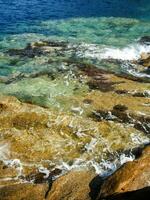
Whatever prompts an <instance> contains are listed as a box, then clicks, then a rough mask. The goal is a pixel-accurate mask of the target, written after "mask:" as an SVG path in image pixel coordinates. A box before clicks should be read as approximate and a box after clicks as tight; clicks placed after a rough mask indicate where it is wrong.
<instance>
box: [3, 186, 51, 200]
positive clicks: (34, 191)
mask: <svg viewBox="0 0 150 200" xmlns="http://www.w3.org/2000/svg"><path fill="white" fill-rule="evenodd" d="M47 191H48V185H47V184H31V183H24V184H13V185H9V186H4V187H0V200H22V199H24V200H30V199H32V200H44V199H45V195H46V193H47Z"/></svg>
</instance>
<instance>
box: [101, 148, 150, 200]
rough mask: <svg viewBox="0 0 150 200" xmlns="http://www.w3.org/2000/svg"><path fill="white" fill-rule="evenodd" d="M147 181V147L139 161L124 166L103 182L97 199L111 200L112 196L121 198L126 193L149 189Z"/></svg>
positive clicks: (149, 155) (149, 163) (149, 161)
mask: <svg viewBox="0 0 150 200" xmlns="http://www.w3.org/2000/svg"><path fill="white" fill-rule="evenodd" d="M149 180H150V147H149V146H148V147H146V148H145V150H144V151H143V152H142V156H141V157H140V158H139V159H137V160H135V161H133V162H128V163H126V164H124V165H123V166H122V167H121V168H120V169H118V170H117V171H116V172H115V173H114V174H112V175H111V176H110V177H108V179H107V180H105V181H104V183H103V185H102V187H101V190H100V195H99V197H98V199H111V198H112V196H115V195H117V194H118V196H119V195H120V196H121V194H122V196H123V194H125V193H127V192H134V191H136V190H141V189H145V188H146V187H150V181H149ZM137 193H138V192H137ZM125 196H126V195H125ZM114 199H115V198H114ZM116 199H117V198H116Z"/></svg>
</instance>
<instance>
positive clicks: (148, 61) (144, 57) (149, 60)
mask: <svg viewBox="0 0 150 200" xmlns="http://www.w3.org/2000/svg"><path fill="white" fill-rule="evenodd" d="M138 64H140V65H143V66H144V67H148V68H149V67H150V53H142V54H141V58H140V59H139V61H138Z"/></svg>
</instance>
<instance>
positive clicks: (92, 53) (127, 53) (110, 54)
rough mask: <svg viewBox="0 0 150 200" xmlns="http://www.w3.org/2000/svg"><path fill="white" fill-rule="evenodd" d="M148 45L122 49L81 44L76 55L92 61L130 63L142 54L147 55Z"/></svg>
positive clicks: (136, 45) (130, 46)
mask: <svg viewBox="0 0 150 200" xmlns="http://www.w3.org/2000/svg"><path fill="white" fill-rule="evenodd" d="M149 52H150V45H141V44H132V45H129V46H127V47H124V48H116V47H109V48H108V47H102V46H98V45H94V44H82V45H81V46H80V50H79V51H77V55H78V56H79V57H82V58H87V57H88V58H92V59H98V60H102V59H117V60H124V61H132V60H137V59H139V58H140V56H141V54H142V53H149Z"/></svg>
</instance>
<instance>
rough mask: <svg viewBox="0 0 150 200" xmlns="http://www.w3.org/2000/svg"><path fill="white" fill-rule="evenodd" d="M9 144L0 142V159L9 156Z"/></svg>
mask: <svg viewBox="0 0 150 200" xmlns="http://www.w3.org/2000/svg"><path fill="white" fill-rule="evenodd" d="M9 154H10V151H9V144H7V143H0V160H5V159H7V158H8V157H9Z"/></svg>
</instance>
